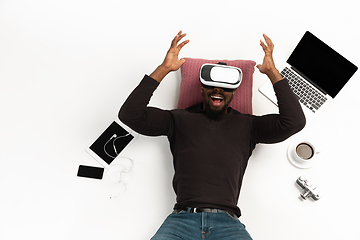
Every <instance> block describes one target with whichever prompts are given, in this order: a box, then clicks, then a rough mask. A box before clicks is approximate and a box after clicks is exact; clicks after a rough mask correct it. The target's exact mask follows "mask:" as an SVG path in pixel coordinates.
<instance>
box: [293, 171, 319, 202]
mask: <svg viewBox="0 0 360 240" xmlns="http://www.w3.org/2000/svg"><path fill="white" fill-rule="evenodd" d="M296 183H297V184H298V185H299V186H300V187H301V188H302V189H304V192H303V193H301V194H300V197H301V198H302V199H304V200H306V198H308V197H311V198H312V199H314V200H315V201H317V200H319V199H320V197H321V196H320V191H319V190H318V189H317V188H316V187H315V186H314V185H313V184H312V183H311V182H309V181H308V180H307V179H305V178H304V177H302V176H300V177H299V178H298V179H297V180H296Z"/></svg>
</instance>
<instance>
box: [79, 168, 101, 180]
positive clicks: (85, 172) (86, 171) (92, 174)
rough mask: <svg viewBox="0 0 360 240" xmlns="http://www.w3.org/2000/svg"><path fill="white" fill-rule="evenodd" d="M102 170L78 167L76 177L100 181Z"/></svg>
mask: <svg viewBox="0 0 360 240" xmlns="http://www.w3.org/2000/svg"><path fill="white" fill-rule="evenodd" d="M103 175H104V168H100V167H92V166H85V165H80V166H79V170H78V173H77V176H78V177H86V178H94V179H102V178H103Z"/></svg>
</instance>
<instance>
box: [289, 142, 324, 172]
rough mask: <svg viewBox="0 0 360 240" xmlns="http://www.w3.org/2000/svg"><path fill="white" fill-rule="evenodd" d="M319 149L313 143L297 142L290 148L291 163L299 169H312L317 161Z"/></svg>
mask: <svg viewBox="0 0 360 240" xmlns="http://www.w3.org/2000/svg"><path fill="white" fill-rule="evenodd" d="M319 153H320V150H319V148H318V147H317V146H316V145H315V144H314V143H313V142H311V141H308V140H304V141H295V142H293V143H292V144H290V146H289V148H288V158H289V160H290V162H291V163H292V164H293V165H295V166H296V167H299V168H310V167H312V166H313V165H314V163H315V161H316V160H317V155H318V154H319Z"/></svg>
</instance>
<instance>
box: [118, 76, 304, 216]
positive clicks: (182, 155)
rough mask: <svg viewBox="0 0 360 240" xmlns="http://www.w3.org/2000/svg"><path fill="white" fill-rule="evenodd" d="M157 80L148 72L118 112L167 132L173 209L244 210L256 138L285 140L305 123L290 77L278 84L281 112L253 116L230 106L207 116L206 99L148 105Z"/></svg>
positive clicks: (140, 126)
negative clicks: (167, 106)
mask: <svg viewBox="0 0 360 240" xmlns="http://www.w3.org/2000/svg"><path fill="white" fill-rule="evenodd" d="M158 85H159V83H158V82H157V81H155V80H154V79H152V78H150V77H149V76H147V75H146V76H145V77H144V79H143V80H142V81H141V83H140V84H139V85H138V86H137V87H136V88H135V90H134V91H133V92H132V93H131V94H130V96H129V97H128V99H127V100H126V101H125V103H124V104H123V106H122V107H121V110H120V112H119V118H120V120H121V121H122V122H123V123H125V124H126V125H128V126H129V127H130V128H132V129H133V130H134V131H136V132H138V133H140V134H143V135H147V136H160V135H165V136H167V138H168V140H169V142H170V149H171V153H172V155H173V164H174V169H175V175H174V179H173V188H174V191H175V193H176V195H177V199H176V201H177V203H176V204H175V207H174V208H183V207H210V208H218V209H223V210H228V211H232V212H234V213H235V214H236V215H237V216H240V215H241V212H240V209H239V208H238V207H237V202H238V198H239V193H240V188H241V184H242V179H243V176H244V173H245V169H246V166H247V163H248V160H249V157H250V156H251V153H252V151H253V149H254V148H255V145H256V144H257V143H276V142H280V141H283V140H285V139H286V138H288V137H290V136H291V135H293V134H294V133H296V132H298V131H300V130H301V129H302V128H303V127H304V126H305V117H304V114H303V112H302V109H301V107H300V105H299V102H298V101H297V99H296V97H295V96H294V94H293V93H292V91H291V89H290V87H289V85H288V83H287V81H286V80H282V81H279V82H277V83H276V84H274V89H275V92H276V95H277V98H278V106H279V114H269V115H264V116H254V115H248V114H241V113H239V112H238V111H236V110H234V109H230V111H229V113H228V114H224V115H223V116H222V117H220V118H219V119H218V120H211V119H209V118H208V117H207V116H206V114H205V113H204V112H203V110H202V104H197V105H194V106H192V107H189V108H187V109H186V110H184V109H175V110H162V109H159V108H154V107H147V105H148V103H149V101H150V98H151V96H152V94H153V92H154V91H155V89H156V88H157V86H158Z"/></svg>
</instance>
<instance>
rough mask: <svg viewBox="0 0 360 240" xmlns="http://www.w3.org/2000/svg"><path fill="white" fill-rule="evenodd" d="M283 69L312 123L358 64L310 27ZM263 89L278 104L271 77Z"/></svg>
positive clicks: (283, 73) (282, 71) (262, 86)
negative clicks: (326, 41)
mask: <svg viewBox="0 0 360 240" xmlns="http://www.w3.org/2000/svg"><path fill="white" fill-rule="evenodd" d="M280 69H281V71H280V73H281V75H282V76H283V77H284V78H286V79H287V80H288V82H289V85H290V88H291V89H292V90H293V92H294V93H295V95H296V96H297V98H298V100H299V102H300V104H301V106H302V109H303V111H304V114H305V117H306V120H307V122H308V123H309V122H311V121H312V120H313V119H314V118H315V117H316V116H317V115H318V114H319V112H320V111H321V110H323V109H324V108H325V107H326V106H327V105H328V104H329V103H330V102H331V101H332V100H333V99H334V98H335V97H336V95H337V94H338V93H339V92H340V90H341V89H342V88H343V87H344V86H345V84H346V83H347V82H348V81H349V79H350V78H351V77H352V75H353V74H354V73H355V72H356V71H357V69H358V68H357V66H355V65H354V64H353V63H351V62H350V61H349V60H347V59H345V58H344V57H343V56H341V55H340V54H339V53H337V52H336V51H335V50H334V49H332V48H331V47H329V46H328V45H326V44H325V43H324V42H323V41H321V40H320V39H319V38H317V37H316V36H315V35H313V34H312V33H310V32H309V31H307V32H306V33H305V34H304V36H303V37H302V38H301V40H300V42H299V43H298V44H297V46H296V47H295V49H294V51H293V52H292V53H291V55H290V57H289V58H288V59H287V61H286V63H285V66H284V67H282V68H280ZM280 69H279V70H280ZM259 91H260V92H261V93H262V94H263V95H264V96H265V97H267V98H268V99H269V100H270V101H271V102H273V103H274V104H275V105H277V98H276V95H275V92H274V89H273V86H272V84H271V82H270V81H266V82H265V83H264V84H262V85H261V86H260V87H259Z"/></svg>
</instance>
